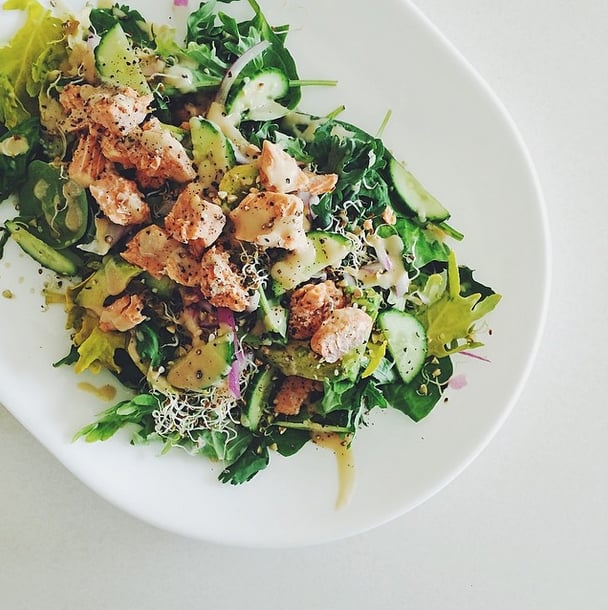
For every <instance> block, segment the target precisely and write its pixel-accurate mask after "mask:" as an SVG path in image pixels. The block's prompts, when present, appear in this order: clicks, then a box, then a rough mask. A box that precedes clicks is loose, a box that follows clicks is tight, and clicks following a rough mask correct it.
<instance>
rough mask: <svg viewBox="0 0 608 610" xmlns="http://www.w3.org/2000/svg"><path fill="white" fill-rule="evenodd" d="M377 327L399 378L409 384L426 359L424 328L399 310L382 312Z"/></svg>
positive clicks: (409, 315)
mask: <svg viewBox="0 0 608 610" xmlns="http://www.w3.org/2000/svg"><path fill="white" fill-rule="evenodd" d="M378 326H379V327H380V328H381V329H382V330H383V331H384V335H385V337H386V341H387V347H388V351H389V352H390V354H391V356H392V357H393V361H394V362H395V367H396V368H397V371H398V372H399V376H400V377H401V379H403V381H404V382H405V383H409V382H410V381H412V379H414V377H416V375H417V374H418V373H419V372H420V370H421V369H422V365H423V364H424V361H425V359H426V354H427V337H426V331H425V329H424V326H422V324H421V323H420V322H419V321H418V320H417V319H416V318H415V317H414V316H413V315H412V314H409V313H406V312H404V311H400V310H399V309H389V310H387V311H383V312H382V313H381V314H380V315H379V316H378Z"/></svg>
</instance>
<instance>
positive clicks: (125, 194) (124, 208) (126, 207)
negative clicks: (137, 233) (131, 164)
mask: <svg viewBox="0 0 608 610" xmlns="http://www.w3.org/2000/svg"><path fill="white" fill-rule="evenodd" d="M90 191H91V195H93V197H94V199H95V201H97V203H98V204H99V208H100V209H101V211H102V212H103V213H104V214H105V215H106V216H107V217H108V218H109V219H110V220H111V221H112V222H113V223H115V224H117V225H122V226H127V225H139V224H143V223H144V222H147V221H148V220H149V219H150V208H149V207H148V204H147V203H146V202H145V201H144V197H143V195H142V194H141V193H140V192H139V190H138V188H137V184H135V182H133V180H128V179H127V178H123V177H122V176H121V175H119V174H118V173H117V172H116V171H114V170H113V169H106V170H105V171H104V172H103V173H102V174H101V176H100V177H99V178H98V179H97V180H95V181H94V182H93V183H92V184H91V185H90Z"/></svg>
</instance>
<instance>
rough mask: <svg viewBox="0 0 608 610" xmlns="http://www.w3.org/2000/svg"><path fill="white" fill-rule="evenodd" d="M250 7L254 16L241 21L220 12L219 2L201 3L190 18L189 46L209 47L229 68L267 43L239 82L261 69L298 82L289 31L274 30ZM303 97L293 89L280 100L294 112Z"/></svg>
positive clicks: (210, 0)
mask: <svg viewBox="0 0 608 610" xmlns="http://www.w3.org/2000/svg"><path fill="white" fill-rule="evenodd" d="M225 1H226V0H224V2H225ZM249 4H250V5H251V7H252V8H253V10H254V13H255V14H254V17H253V18H252V19H250V20H245V21H241V22H238V21H237V20H236V19H235V18H234V17H231V16H230V15H227V14H226V13H223V12H221V11H218V10H217V1H216V0H209V1H207V2H203V3H201V5H200V7H199V8H198V10H196V11H194V12H193V13H191V14H190V16H189V17H188V21H187V32H186V47H190V45H191V43H196V44H197V45H204V46H207V47H208V48H209V49H212V54H213V55H215V57H217V58H218V59H219V60H220V61H221V62H223V63H225V64H226V66H229V65H231V64H233V63H234V62H235V61H236V60H237V59H238V58H239V57H240V56H241V55H243V54H244V53H246V52H247V51H248V50H249V49H251V48H252V47H254V46H255V45H256V44H258V43H259V42H262V41H267V42H269V43H270V46H269V47H268V48H267V49H266V50H264V51H263V52H262V53H261V54H260V55H259V56H258V57H256V58H255V59H253V60H252V61H251V62H250V63H249V64H248V65H246V66H245V67H244V69H243V70H242V71H241V73H240V75H239V80H242V79H243V78H246V77H248V76H252V75H253V74H255V73H257V72H259V71H260V70H261V69H262V68H277V69H278V70H280V71H281V72H283V74H285V76H286V77H287V78H288V79H289V80H290V81H292V82H294V83H295V82H296V81H299V77H298V72H297V68H296V63H295V61H294V59H293V57H292V56H291V53H290V52H289V51H288V50H287V49H286V48H285V45H284V43H285V38H286V35H287V31H288V29H287V28H286V27H281V28H278V30H275V29H274V28H272V26H271V25H270V24H269V23H268V21H267V20H266V17H265V16H264V14H263V13H262V10H261V9H260V7H259V5H258V4H257V2H255V0H249ZM300 98H301V89H300V87H299V86H292V87H290V88H289V91H288V93H287V95H286V96H285V97H284V98H282V99H281V100H277V101H279V102H280V103H281V104H283V105H284V106H286V107H287V108H290V109H293V108H295V107H296V106H297V104H298V102H299V101H300Z"/></svg>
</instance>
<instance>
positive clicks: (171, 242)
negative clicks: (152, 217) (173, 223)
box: [121, 225, 200, 287]
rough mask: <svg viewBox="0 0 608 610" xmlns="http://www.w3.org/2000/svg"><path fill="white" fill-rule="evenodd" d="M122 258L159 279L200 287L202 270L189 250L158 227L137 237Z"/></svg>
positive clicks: (153, 226) (148, 229)
mask: <svg viewBox="0 0 608 610" xmlns="http://www.w3.org/2000/svg"><path fill="white" fill-rule="evenodd" d="M121 256H122V257H123V258H124V259H125V260H126V261H128V262H129V263H131V264H132V265H137V266H138V267H141V268H142V269H143V270H144V271H147V272H148V273H149V274H150V275H152V276H153V277H155V278H156V279H160V278H161V277H162V276H163V275H167V276H168V277H170V278H171V279H172V280H173V281H175V282H177V283H178V284H181V285H183V286H191V287H192V286H198V284H199V281H200V266H199V263H198V261H197V260H196V259H195V258H194V257H193V256H192V255H191V254H190V253H189V252H188V250H187V249H186V247H185V246H184V245H183V244H181V243H180V242H178V241H177V240H175V239H173V238H172V237H171V236H170V235H169V234H168V233H167V231H165V230H164V229H163V228H161V227H159V226H157V225H149V226H147V227H145V228H143V229H142V230H141V231H139V232H138V233H136V234H135V235H134V236H133V237H132V238H131V240H130V241H129V243H128V244H127V247H126V249H125V251H124V252H122V253H121Z"/></svg>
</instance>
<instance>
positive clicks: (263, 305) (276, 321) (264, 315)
mask: <svg viewBox="0 0 608 610" xmlns="http://www.w3.org/2000/svg"><path fill="white" fill-rule="evenodd" d="M258 294H259V295H260V308H259V312H260V314H261V316H260V319H261V321H262V326H263V328H264V330H265V331H266V332H270V333H276V334H278V335H280V336H281V337H285V336H286V335H287V310H286V309H285V307H283V306H282V305H281V304H280V303H279V300H278V299H277V298H276V297H275V298H273V299H271V300H269V299H268V297H267V296H266V293H265V292H264V289H263V288H260V289H259V290H258Z"/></svg>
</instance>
